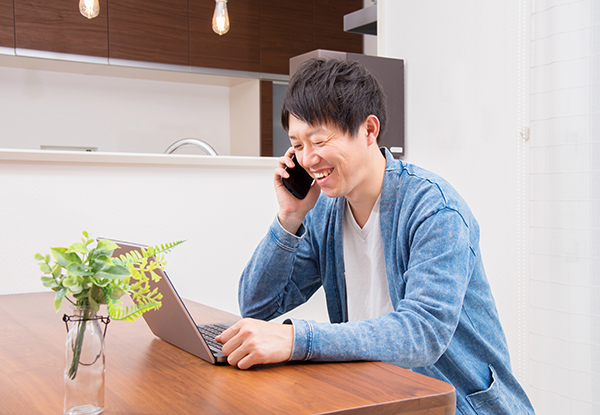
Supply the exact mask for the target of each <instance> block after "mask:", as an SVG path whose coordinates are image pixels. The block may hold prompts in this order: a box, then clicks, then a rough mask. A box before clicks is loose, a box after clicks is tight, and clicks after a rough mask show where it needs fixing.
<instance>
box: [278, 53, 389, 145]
mask: <svg viewBox="0 0 600 415" xmlns="http://www.w3.org/2000/svg"><path fill="white" fill-rule="evenodd" d="M371 114H373V115H375V116H376V117H377V118H379V124H380V126H379V137H380V136H381V135H382V134H383V133H384V131H385V127H386V124H387V105H386V97H385V94H384V92H383V88H382V87H381V84H380V83H379V82H378V81H377V79H376V78H375V77H374V76H373V75H372V74H371V73H370V72H369V71H368V70H367V69H366V68H365V67H363V66H362V65H360V64H359V63H357V62H349V61H342V60H338V59H322V58H316V59H310V60H308V61H306V62H304V63H302V64H301V65H300V67H299V68H298V70H297V71H296V72H295V73H294V75H293V76H292V78H291V80H290V84H289V86H288V89H287V92H286V94H285V98H284V100H283V106H282V109H281V125H282V126H283V128H284V130H285V131H289V116H290V115H293V116H294V117H296V118H298V119H299V120H302V121H304V122H306V123H307V124H309V125H323V124H331V125H334V126H337V127H338V128H340V129H341V130H342V131H343V132H344V133H350V135H351V136H352V137H355V136H356V133H358V129H359V127H360V126H361V124H362V123H363V122H364V120H365V119H366V118H367V117H368V116H369V115H371ZM379 137H377V139H379Z"/></svg>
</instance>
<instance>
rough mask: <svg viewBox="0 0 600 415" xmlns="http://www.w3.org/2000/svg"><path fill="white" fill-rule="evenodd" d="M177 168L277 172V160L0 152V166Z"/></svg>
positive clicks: (128, 154)
mask: <svg viewBox="0 0 600 415" xmlns="http://www.w3.org/2000/svg"><path fill="white" fill-rule="evenodd" d="M11 162H13V163H14V162H18V163H21V162H24V163H52V164H119V165H146V166H148V165H150V166H156V165H165V166H168V165H173V166H190V167H192V166H198V167H200V166H214V167H244V168H248V167H250V168H252V167H258V168H264V167H267V168H275V167H276V166H277V158H276V157H241V156H206V155H190V154H154V153H103V152H89V153H87V152H79V151H54V150H20V149H6V148H3V149H0V163H11Z"/></svg>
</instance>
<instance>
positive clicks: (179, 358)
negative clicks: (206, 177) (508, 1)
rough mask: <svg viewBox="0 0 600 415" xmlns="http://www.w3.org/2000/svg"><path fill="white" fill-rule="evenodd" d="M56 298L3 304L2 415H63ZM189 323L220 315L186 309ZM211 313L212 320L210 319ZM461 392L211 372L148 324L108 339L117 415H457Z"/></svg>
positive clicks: (365, 374)
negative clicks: (191, 319)
mask: <svg viewBox="0 0 600 415" xmlns="http://www.w3.org/2000/svg"><path fill="white" fill-rule="evenodd" d="M53 298H54V294H53V293H51V292H47V293H35V294H13V295H0V414H37V413H39V414H42V413H43V414H60V413H62V405H63V402H62V401H63V370H64V341H65V336H66V330H65V326H64V323H63V322H62V320H61V317H62V315H63V313H64V310H68V307H65V308H64V309H63V310H61V311H59V312H58V313H56V314H55V313H54V311H53V310H54V309H53ZM186 305H187V306H188V308H189V309H190V312H191V313H192V315H194V314H195V315H198V312H199V311H203V314H205V315H206V316H207V317H206V318H204V319H203V320H199V319H197V320H199V321H197V323H209V322H212V321H210V320H211V318H214V319H219V318H220V317H222V313H223V312H220V311H218V310H214V309H211V308H209V307H206V306H202V305H199V304H196V303H193V302H190V301H188V302H187V303H186ZM211 313H212V314H211ZM455 407H456V401H455V394H454V388H453V387H452V386H451V385H449V384H447V383H444V382H441V381H438V380H435V379H431V378H428V377H426V376H422V375H419V374H416V373H413V372H411V371H409V370H405V369H401V368H398V367H396V366H393V365H389V364H386V363H380V362H356V363H288V364H280V365H268V366H259V367H254V368H252V369H249V370H246V371H242V370H239V369H237V368H235V367H230V366H213V365H211V364H208V363H206V362H204V361H203V360H201V359H198V358H196V357H194V356H192V355H190V354H188V353H186V352H184V351H182V350H180V349H178V348H176V347H174V346H171V345H170V344H168V343H166V342H164V341H162V340H160V339H158V338H156V337H154V336H153V335H152V333H151V332H150V330H149V329H148V327H147V326H146V324H145V322H144V321H143V319H140V320H137V321H135V322H124V321H113V322H111V323H110V324H109V326H108V333H107V336H106V388H105V411H104V413H105V414H107V415H111V414H127V415H135V414H145V415H147V414H160V415H164V414H260V415H267V414H277V415H287V414H315V413H336V414H378V415H382V414H411V415H417V414H420V415H425V414H428V415H435V414H444V415H449V414H454V413H455Z"/></svg>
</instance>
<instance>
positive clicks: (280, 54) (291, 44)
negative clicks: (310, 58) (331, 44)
mask: <svg viewBox="0 0 600 415" xmlns="http://www.w3.org/2000/svg"><path fill="white" fill-rule="evenodd" d="M313 9H314V8H313V2H312V1H306V2H305V1H295V0H261V1H260V70H261V72H266V73H276V74H288V73H289V59H290V58H291V57H292V56H296V55H300V54H302V53H305V52H309V51H311V50H313V49H314V41H313Z"/></svg>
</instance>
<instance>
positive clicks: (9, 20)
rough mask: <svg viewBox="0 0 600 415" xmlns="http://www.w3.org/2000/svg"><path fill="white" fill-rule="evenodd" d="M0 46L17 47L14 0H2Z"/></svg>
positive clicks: (0, 3)
mask: <svg viewBox="0 0 600 415" xmlns="http://www.w3.org/2000/svg"><path fill="white" fill-rule="evenodd" d="M0 46H3V47H5V48H14V47H15V20H14V9H13V0H0Z"/></svg>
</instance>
